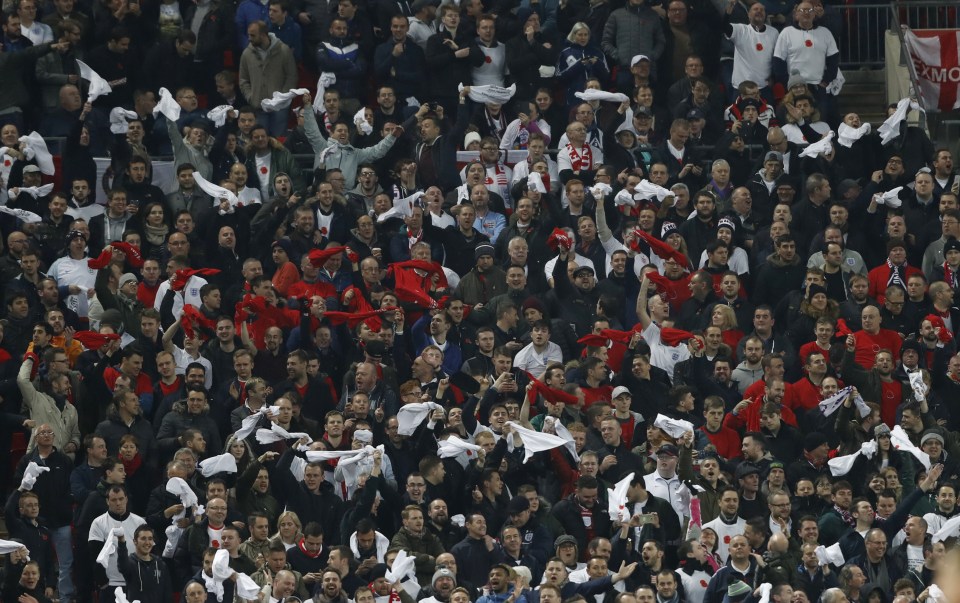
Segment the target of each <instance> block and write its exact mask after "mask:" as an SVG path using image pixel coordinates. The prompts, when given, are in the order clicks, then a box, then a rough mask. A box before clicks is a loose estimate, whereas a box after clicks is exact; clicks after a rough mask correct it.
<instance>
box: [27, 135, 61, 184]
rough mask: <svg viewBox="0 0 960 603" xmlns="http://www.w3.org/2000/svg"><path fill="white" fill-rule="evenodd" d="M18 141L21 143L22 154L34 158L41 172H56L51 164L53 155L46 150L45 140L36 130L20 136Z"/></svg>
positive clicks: (48, 173) (50, 174) (46, 173)
mask: <svg viewBox="0 0 960 603" xmlns="http://www.w3.org/2000/svg"><path fill="white" fill-rule="evenodd" d="M20 142H22V143H23V154H24V155H26V157H27V159H36V161H37V167H39V168H40V173H41V174H44V175H46V176H52V175H53V174H54V173H55V172H56V169H55V168H54V166H53V155H51V154H50V151H49V150H47V142H46V141H45V140H44V139H43V136H40V134H38V133H37V132H30V133H29V134H27V135H26V136H21V137H20Z"/></svg>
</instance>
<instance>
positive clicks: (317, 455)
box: [306, 449, 363, 463]
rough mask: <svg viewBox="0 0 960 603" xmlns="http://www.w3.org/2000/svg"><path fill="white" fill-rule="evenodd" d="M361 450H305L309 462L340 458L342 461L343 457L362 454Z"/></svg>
mask: <svg viewBox="0 0 960 603" xmlns="http://www.w3.org/2000/svg"><path fill="white" fill-rule="evenodd" d="M362 453H363V450H362V449H361V450H308V451H307V453H306V454H307V460H308V461H310V462H311V463H318V462H321V461H332V460H333V459H340V462H341V463H342V462H343V459H345V458H349V457H353V456H357V455H358V454H362Z"/></svg>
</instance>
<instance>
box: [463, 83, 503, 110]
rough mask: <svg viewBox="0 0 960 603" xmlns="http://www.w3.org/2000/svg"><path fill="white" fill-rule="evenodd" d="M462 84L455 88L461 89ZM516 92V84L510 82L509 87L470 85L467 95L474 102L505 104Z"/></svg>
mask: <svg viewBox="0 0 960 603" xmlns="http://www.w3.org/2000/svg"><path fill="white" fill-rule="evenodd" d="M463 88H464V86H463V84H460V85H458V86H457V90H458V91H460V92H462V91H463ZM516 92H517V85H516V84H510V87H509V88H504V87H503V86H494V85H488V86H470V93H469V94H468V95H467V96H469V97H470V100H472V101H473V102H475V103H483V104H486V103H497V104H498V105H505V104H507V103H508V102H509V101H510V99H511V98H513V95H514V94H516Z"/></svg>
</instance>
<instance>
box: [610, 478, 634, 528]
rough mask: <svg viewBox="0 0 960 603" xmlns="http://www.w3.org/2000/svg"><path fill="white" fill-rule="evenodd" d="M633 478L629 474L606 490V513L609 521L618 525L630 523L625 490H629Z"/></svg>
mask: <svg viewBox="0 0 960 603" xmlns="http://www.w3.org/2000/svg"><path fill="white" fill-rule="evenodd" d="M633 476H634V474H633V473H631V474H630V475H627V476H626V477H624V478H623V479H622V480H620V481H619V482H617V483H616V485H614V487H613V488H612V489H611V488H607V513H609V514H610V520H611V521H619V522H620V523H626V522H628V521H630V509H627V490H629V489H630V482H632V481H633Z"/></svg>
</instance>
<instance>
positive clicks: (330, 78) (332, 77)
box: [313, 71, 337, 115]
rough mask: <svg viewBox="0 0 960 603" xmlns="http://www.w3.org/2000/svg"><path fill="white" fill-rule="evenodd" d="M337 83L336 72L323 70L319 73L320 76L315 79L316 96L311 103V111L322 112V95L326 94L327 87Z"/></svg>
mask: <svg viewBox="0 0 960 603" xmlns="http://www.w3.org/2000/svg"><path fill="white" fill-rule="evenodd" d="M336 83H337V74H336V73H332V72H330V71H324V72H323V73H321V74H320V78H319V79H318V80H317V96H316V99H315V101H314V103H313V111H314V113H316V114H318V115H319V114H320V113H323V111H324V107H323V95H324V94H326V92H327V88H329V87H330V86H332V85H334V84H336Z"/></svg>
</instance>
